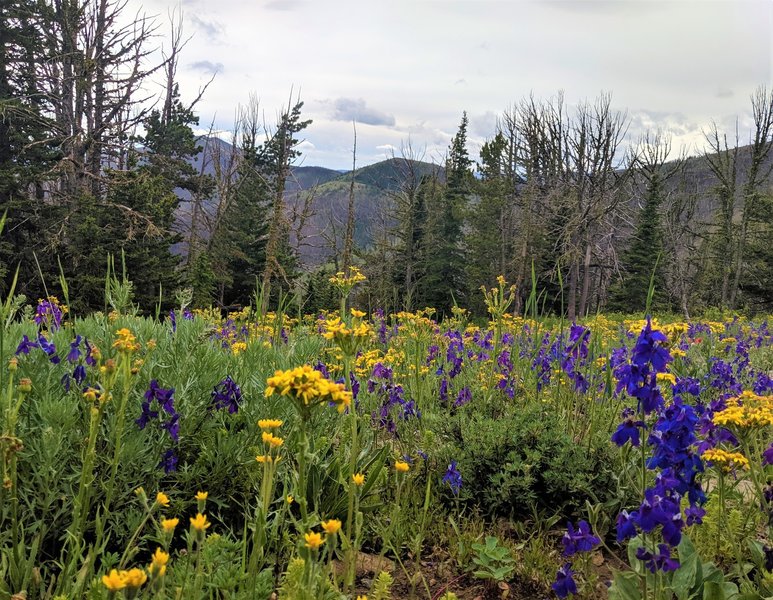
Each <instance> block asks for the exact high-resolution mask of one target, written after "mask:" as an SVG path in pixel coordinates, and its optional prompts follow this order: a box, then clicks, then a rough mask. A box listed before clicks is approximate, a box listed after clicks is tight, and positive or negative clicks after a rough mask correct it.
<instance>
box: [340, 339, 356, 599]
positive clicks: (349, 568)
mask: <svg viewBox="0 0 773 600" xmlns="http://www.w3.org/2000/svg"><path fill="white" fill-rule="evenodd" d="M351 370H352V366H351V357H350V356H349V355H348V354H345V355H344V382H345V383H346V389H347V390H348V391H349V392H351V391H352V380H351ZM349 413H350V414H349V419H350V420H351V422H352V428H351V431H352V440H351V449H350V451H349V477H348V481H349V504H348V508H347V511H346V537H347V539H348V540H350V542H351V541H352V540H353V536H352V526H353V524H354V500H355V496H356V494H357V490H356V488H357V485H356V484H355V483H354V475H355V474H356V473H357V454H358V453H359V449H358V445H359V444H358V440H357V411H356V410H355V408H354V404H352V406H351V407H350V410H349ZM354 546H355V545H354V544H353V543H351V544H350V547H349V552H348V553H347V554H348V556H347V559H346V580H345V582H344V583H345V588H347V589H348V587H349V586H351V585H353V584H354V576H355V570H356V569H355V566H356V563H357V551H356V549H355V547H354Z"/></svg>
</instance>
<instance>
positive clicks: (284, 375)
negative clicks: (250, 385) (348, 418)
mask: <svg viewBox="0 0 773 600" xmlns="http://www.w3.org/2000/svg"><path fill="white" fill-rule="evenodd" d="M276 393H278V394H280V395H281V396H289V397H291V398H292V399H293V400H295V401H297V402H299V403H301V404H302V405H304V406H314V405H316V404H321V403H323V402H333V403H334V404H335V405H336V406H337V407H338V412H343V411H344V410H346V409H347V408H348V407H349V405H350V404H351V403H352V394H351V393H350V392H347V391H346V386H344V384H343V383H334V382H332V381H330V380H329V379H326V378H325V377H324V376H323V375H322V373H320V372H319V371H315V370H314V369H312V368H311V367H310V366H309V365H303V366H302V367H296V368H295V369H289V370H287V371H276V372H275V373H274V376H273V377H269V378H268V381H267V382H266V391H265V395H266V398H268V397H269V396H273V395H274V394H276Z"/></svg>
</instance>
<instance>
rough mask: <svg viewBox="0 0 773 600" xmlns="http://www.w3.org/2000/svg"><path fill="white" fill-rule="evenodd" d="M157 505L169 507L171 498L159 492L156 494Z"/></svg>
mask: <svg viewBox="0 0 773 600" xmlns="http://www.w3.org/2000/svg"><path fill="white" fill-rule="evenodd" d="M156 504H160V505H161V506H169V496H167V495H166V494H165V493H164V492H159V493H158V494H156Z"/></svg>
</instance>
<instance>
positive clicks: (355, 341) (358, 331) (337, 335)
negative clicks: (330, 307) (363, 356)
mask: <svg viewBox="0 0 773 600" xmlns="http://www.w3.org/2000/svg"><path fill="white" fill-rule="evenodd" d="M371 331H372V330H371V328H370V325H368V323H366V322H365V321H361V320H360V318H359V317H355V319H354V322H353V323H352V325H351V327H349V326H347V324H346V323H345V322H344V321H342V320H341V318H340V317H332V318H330V319H328V320H327V321H325V331H323V332H322V337H323V338H325V339H326V340H330V341H334V342H335V343H336V344H338V346H339V347H340V348H341V350H342V351H343V352H344V353H345V354H348V355H350V356H354V355H355V354H356V353H357V350H358V349H359V347H360V346H361V345H362V344H363V343H364V342H366V341H368V340H369V339H370V334H371Z"/></svg>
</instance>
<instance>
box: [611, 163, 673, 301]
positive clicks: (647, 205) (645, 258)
mask: <svg viewBox="0 0 773 600" xmlns="http://www.w3.org/2000/svg"><path fill="white" fill-rule="evenodd" d="M662 202H663V180H662V177H661V175H660V174H659V173H657V172H654V173H652V175H651V177H650V178H649V180H648V182H647V188H646V195H645V197H644V206H643V207H642V210H641V212H640V213H639V216H638V220H637V225H636V230H635V232H634V234H633V237H632V239H631V242H630V245H629V246H628V248H627V249H626V250H625V251H624V252H623V255H622V258H621V264H622V266H623V269H624V276H623V279H622V280H621V281H619V282H618V283H617V284H616V285H614V286H613V287H612V289H611V290H610V297H609V306H608V307H609V308H610V309H611V310H617V311H621V312H626V313H631V312H640V311H642V310H644V309H645V307H646V305H647V294H648V292H649V287H650V281H653V283H654V286H655V290H654V296H653V299H652V305H651V306H650V310H651V311H655V312H657V311H659V310H668V309H670V308H671V303H670V300H669V294H668V287H667V285H666V279H665V276H664V265H665V263H666V260H667V257H666V256H665V247H664V244H663V230H662V226H661V222H660V210H661V204H662ZM653 274H654V277H653Z"/></svg>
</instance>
